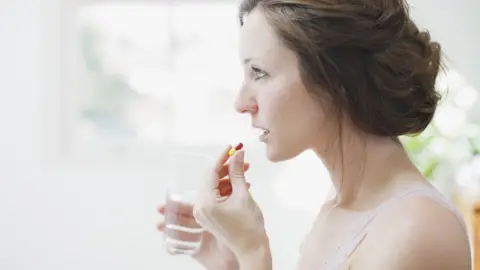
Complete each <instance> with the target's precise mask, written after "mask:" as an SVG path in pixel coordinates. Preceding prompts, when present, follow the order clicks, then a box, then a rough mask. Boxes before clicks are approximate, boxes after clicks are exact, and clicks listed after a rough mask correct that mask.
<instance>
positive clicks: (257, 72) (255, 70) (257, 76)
mask: <svg viewBox="0 0 480 270" xmlns="http://www.w3.org/2000/svg"><path fill="white" fill-rule="evenodd" d="M252 71H253V74H254V76H253V79H254V80H260V79H262V78H263V77H265V76H267V74H266V73H265V72H264V71H263V70H261V69H259V68H257V67H252Z"/></svg>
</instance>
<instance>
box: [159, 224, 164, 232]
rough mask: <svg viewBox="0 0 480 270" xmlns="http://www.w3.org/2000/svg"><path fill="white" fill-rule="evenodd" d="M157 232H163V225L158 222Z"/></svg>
mask: <svg viewBox="0 0 480 270" xmlns="http://www.w3.org/2000/svg"><path fill="white" fill-rule="evenodd" d="M157 230H159V231H161V232H164V231H165V223H163V222H160V223H158V224H157Z"/></svg>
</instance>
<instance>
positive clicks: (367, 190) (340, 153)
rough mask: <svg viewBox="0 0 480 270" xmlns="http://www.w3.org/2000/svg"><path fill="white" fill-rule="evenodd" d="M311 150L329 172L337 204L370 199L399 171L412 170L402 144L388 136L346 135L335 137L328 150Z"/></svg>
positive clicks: (348, 203) (392, 179)
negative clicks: (335, 140) (336, 139)
mask: <svg viewBox="0 0 480 270" xmlns="http://www.w3.org/2000/svg"><path fill="white" fill-rule="evenodd" d="M314 151H315V152H316V154H317V156H319V157H320V159H322V162H323V164H324V165H325V166H326V168H327V169H328V171H329V172H330V178H331V180H332V182H333V183H332V184H333V186H334V187H335V189H336V194H337V196H336V199H337V201H336V203H337V205H351V204H353V203H355V202H358V201H361V200H365V199H368V198H372V196H374V195H378V194H381V193H382V190H385V189H386V187H387V186H389V184H391V183H392V182H393V181H394V179H395V178H396V176H397V175H398V174H399V172H413V171H416V168H415V166H414V165H413V164H412V163H411V161H410V159H409V157H408V155H407V153H406V152H405V150H404V149H403V147H402V145H401V144H400V143H399V142H397V141H395V140H393V139H391V138H379V137H374V136H369V135H351V134H350V135H348V136H343V137H341V138H339V140H338V141H337V142H336V143H335V144H334V145H333V146H331V147H330V148H329V149H328V151H325V150H323V151H321V150H320V149H314ZM417 173H418V172H417Z"/></svg>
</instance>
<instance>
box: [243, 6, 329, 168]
mask: <svg viewBox="0 0 480 270" xmlns="http://www.w3.org/2000/svg"><path fill="white" fill-rule="evenodd" d="M244 20H245V22H244V25H243V26H242V28H241V30H240V46H239V48H240V58H241V61H242V65H243V70H244V81H243V85H242V86H241V89H240V91H239V94H238V97H237V100H236V103H235V108H236V110H237V111H238V112H240V113H247V114H249V115H250V116H251V120H252V126H253V127H255V128H258V129H260V130H261V132H262V135H261V136H260V140H261V141H262V142H264V143H265V144H266V151H267V157H268V158H269V159H270V160H271V161H274V162H276V161H284V160H288V159H291V158H294V157H296V156H297V155H299V154H300V153H302V152H303V151H305V150H307V149H309V148H313V147H318V143H319V141H320V142H323V143H324V144H328V143H329V139H328V138H327V137H328V136H327V134H330V133H331V129H332V128H333V127H332V125H327V123H328V122H331V121H327V120H328V117H329V115H331V114H330V113H329V110H328V109H327V108H326V106H322V105H321V102H320V101H319V100H316V99H314V98H313V97H312V96H311V95H310V94H309V92H308V91H307V88H306V86H305V84H304V82H303V81H302V76H301V73H300V68H299V60H298V59H297V57H296V55H295V53H294V52H293V51H291V50H289V49H288V48H286V47H285V46H284V45H283V44H282V43H281V41H280V39H279V38H278V37H277V35H276V34H275V32H274V30H273V28H272V27H271V26H270V25H269V23H268V21H267V19H266V17H265V16H264V14H263V12H262V11H261V10H259V9H256V10H254V11H253V12H251V13H250V14H247V15H246V16H245V18H244ZM327 126H328V128H327ZM320 147H321V146H320Z"/></svg>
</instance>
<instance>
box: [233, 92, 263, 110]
mask: <svg viewBox="0 0 480 270" xmlns="http://www.w3.org/2000/svg"><path fill="white" fill-rule="evenodd" d="M250 92H251V91H248V89H246V88H245V86H243V87H242V89H241V90H240V93H239V94H238V96H237V99H236V100H235V110H236V111H237V112H239V113H249V114H252V115H253V114H255V113H257V111H258V103H257V100H256V98H255V96H254V95H253V94H252V93H250Z"/></svg>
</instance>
